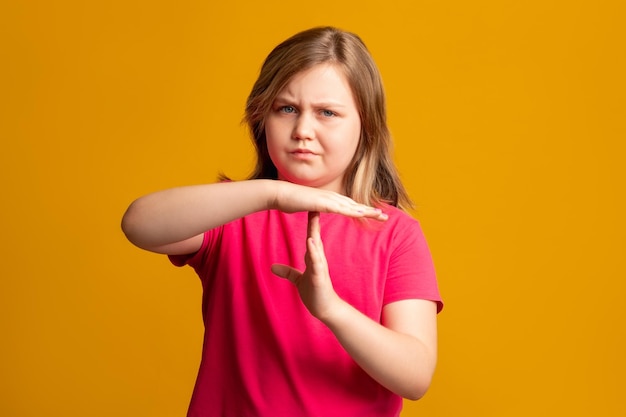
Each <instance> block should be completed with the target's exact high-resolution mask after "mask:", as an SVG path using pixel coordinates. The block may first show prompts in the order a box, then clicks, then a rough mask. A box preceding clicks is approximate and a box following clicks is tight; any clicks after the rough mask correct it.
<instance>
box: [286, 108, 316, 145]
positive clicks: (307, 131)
mask: <svg viewBox="0 0 626 417" xmlns="http://www.w3.org/2000/svg"><path fill="white" fill-rule="evenodd" d="M314 123H315V121H314V120H313V118H312V117H311V115H309V114H308V113H306V112H302V113H300V114H299V115H298V118H297V119H296V121H295V124H294V126H293V131H292V133H291V138H292V139H294V140H311V139H313V137H314V136H315V128H314Z"/></svg>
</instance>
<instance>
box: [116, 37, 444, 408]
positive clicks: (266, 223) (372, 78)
mask: <svg viewBox="0 0 626 417" xmlns="http://www.w3.org/2000/svg"><path fill="white" fill-rule="evenodd" d="M246 121H247V123H248V125H249V127H250V130H251V132H252V135H253V139H254V144H255V146H256V150H257V156H258V160H257V165H256V169H255V171H254V173H253V174H252V176H251V178H250V179H249V180H247V181H223V182H219V183H215V184H208V185H196V186H188V187H180V188H175V189H170V190H165V191H160V192H156V193H153V194H149V195H147V196H144V197H142V198H139V199H137V200H136V201H135V202H133V203H132V204H131V205H130V207H129V208H128V210H127V212H126V213H125V215H124V218H123V221H122V227H123V230H124V232H125V233H126V235H127V237H128V239H129V240H130V241H131V242H132V243H134V244H135V245H137V246H139V247H141V248H144V249H147V250H150V251H153V252H158V253H163V254H168V255H169V256H170V260H171V261H172V263H173V264H175V265H178V266H182V265H190V266H191V267H193V268H194V269H195V271H196V272H197V273H198V275H199V277H200V279H201V281H202V285H203V300H202V301H203V302H202V308H203V318H204V325H205V336H204V345H203V351H202V362H201V365H200V370H199V373H198V377H197V381H196V386H195V389H194V393H193V396H192V399H191V404H190V407H189V412H188V416H192V417H196V416H197V417H200V416H207V417H208V416H232V417H247V416H255V417H259V416H272V417H280V416H288V417H293V416H318V417H319V416H324V417H332V416H341V417H346V416H398V415H399V413H400V410H401V408H402V398H403V397H404V398H410V399H418V398H420V397H422V395H424V393H425V392H426V390H427V389H428V386H429V385H430V382H431V377H432V375H433V372H434V369H435V362H436V344H437V331H436V315H437V312H438V311H439V310H440V309H441V307H442V304H441V299H440V296H439V292H438V289H437V283H436V279H435V275H434V269H433V264H432V260H431V257H430V253H429V250H428V247H427V245H426V242H425V239H424V236H423V235H422V232H421V229H420V227H419V224H418V222H417V221H416V220H414V219H412V218H411V217H410V216H409V215H408V214H406V212H404V211H403V208H406V207H408V206H410V200H409V198H408V196H407V194H406V192H405V190H404V188H403V186H402V184H401V183H400V181H399V178H398V175H397V173H396V169H395V167H394V165H393V163H392V159H391V156H390V149H389V148H390V134H389V131H388V128H387V125H386V113H385V101H384V93H383V88H382V83H381V80H380V76H379V72H378V70H377V68H376V66H375V64H374V62H373V60H372V58H371V56H370V54H369V52H368V51H367V49H366V47H365V45H364V44H363V43H362V41H361V40H360V38H359V37H358V36H356V35H354V34H351V33H348V32H344V31H340V30H338V29H335V28H331V27H325V28H315V29H311V30H308V31H304V32H301V33H299V34H296V35H295V36H293V37H291V38H290V39H288V40H286V41H285V42H283V43H282V44H280V45H278V46H277V47H276V48H275V49H274V50H273V51H272V52H271V53H270V54H269V56H268V57H267V59H266V61H265V63H264V64H263V67H262V69H261V73H260V76H259V78H258V80H257V82H256V84H255V85H254V87H253V89H252V92H251V94H250V96H249V98H248V101H247V106H246ZM280 278H284V279H280Z"/></svg>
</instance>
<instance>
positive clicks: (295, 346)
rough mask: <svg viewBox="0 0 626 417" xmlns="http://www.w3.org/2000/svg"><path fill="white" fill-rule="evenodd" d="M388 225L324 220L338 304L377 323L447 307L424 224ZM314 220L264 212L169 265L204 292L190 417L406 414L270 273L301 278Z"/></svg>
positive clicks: (405, 219) (404, 218) (401, 219)
mask: <svg viewBox="0 0 626 417" xmlns="http://www.w3.org/2000/svg"><path fill="white" fill-rule="evenodd" d="M385 212H387V213H388V214H389V220H388V221H387V222H385V223H379V222H374V221H370V222H366V223H363V222H359V221H356V220H353V219H349V218H346V217H344V216H340V215H334V214H327V213H322V215H321V219H320V221H321V235H322V241H323V243H324V249H325V253H326V257H327V260H328V266H329V270H330V276H331V279H332V281H333V286H334V288H335V290H336V291H337V293H338V294H339V296H340V297H342V298H343V299H344V300H346V301H347V302H349V303H350V304H351V305H353V306H354V307H356V308H357V309H358V310H360V311H361V312H362V313H363V314H365V315H367V316H368V317H370V318H372V319H373V320H375V321H377V322H380V318H381V312H382V308H383V306H384V305H386V304H388V303H392V302H394V301H399V300H404V299H416V298H417V299H427V300H433V301H436V302H437V303H438V308H439V310H440V309H441V307H442V304H441V298H440V296H439V291H438V288H437V282H436V278H435V272H434V268H433V263H432V260H431V256H430V252H429V250H428V247H427V244H426V241H425V239H424V236H423V234H422V231H421V229H420V227H419V224H418V222H417V221H416V220H414V219H413V218H411V217H410V216H408V215H407V214H406V213H404V212H402V211H400V210H398V209H396V208H393V207H386V208H385ZM306 230H307V213H294V214H286V213H282V212H279V211H276V210H270V211H262V212H258V213H254V214H251V215H249V216H246V217H244V218H242V219H238V220H235V221H233V222H231V223H228V224H226V225H224V226H221V227H218V228H216V229H213V230H210V231H208V232H206V234H205V237H204V243H203V245H202V248H201V249H200V250H199V251H198V252H197V253H195V254H193V255H190V256H171V257H170V259H171V261H172V262H173V263H174V264H175V265H178V266H182V265H185V264H188V265H190V266H192V267H193V268H194V269H195V270H196V272H197V273H198V275H199V276H200V279H201V280H202V285H203V289H204V291H203V300H202V311H203V317H204V325H205V336H204V346H203V350H202V362H201V364H200V370H199V372H198V377H197V380H196V386H195V389H194V393H193V397H192V399H191V404H190V406H189V412H188V416H189V417H216V416H220V417H265V416H268V417H295V416H298V417H308V416H310V417H334V416H337V417H356V416H377V417H380V416H398V415H399V413H400V410H401V408H402V398H401V397H399V396H398V395H396V394H394V393H392V392H390V391H389V390H387V389H386V388H384V387H383V386H381V385H380V384H378V383H377V382H376V381H374V380H373V379H372V378H370V377H369V376H368V375H367V374H366V373H365V372H364V371H363V370H362V369H361V368H360V367H359V366H358V365H357V364H356V363H355V362H354V361H353V360H352V358H351V357H350V356H349V355H348V354H347V353H346V352H345V350H344V349H343V348H342V347H341V345H340V344H339V343H338V341H337V340H336V338H335V337H334V335H333V334H332V333H331V332H330V330H329V329H328V328H327V327H326V326H324V325H323V324H322V323H321V322H320V321H319V320H317V319H316V318H314V317H313V316H312V315H311V314H310V313H309V312H308V311H307V310H306V308H305V307H304V305H303V304H302V301H301V300H300V297H299V295H298V292H297V290H296V288H295V286H294V285H293V284H292V283H290V282H289V281H287V280H284V279H282V278H279V277H277V276H275V275H273V274H272V273H271V271H270V266H271V265H272V264H274V263H283V264H287V265H291V266H294V267H296V268H298V269H300V270H304V253H305V240H306Z"/></svg>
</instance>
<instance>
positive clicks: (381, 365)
mask: <svg viewBox="0 0 626 417" xmlns="http://www.w3.org/2000/svg"><path fill="white" fill-rule="evenodd" d="M323 321H324V323H325V324H326V325H327V326H328V327H329V328H330V329H331V331H332V332H333V333H334V334H335V336H336V337H337V339H338V340H339V342H340V343H341V345H342V346H343V348H344V349H345V350H346V351H347V352H348V354H350V356H351V357H352V358H353V359H354V361H355V362H356V363H357V364H358V365H359V366H361V368H363V370H364V371H365V372H367V373H368V374H369V375H370V376H371V377H372V378H373V379H375V380H376V381H378V382H379V383H380V384H381V385H383V386H384V387H386V388H387V389H389V390H390V391H392V392H395V393H396V394H398V395H400V396H402V397H404V398H408V399H412V400H417V399H419V398H421V397H422V396H423V395H424V394H425V393H426V391H427V390H428V387H429V386H430V383H431V379H432V376H433V373H434V370H435V364H436V357H437V353H436V344H434V345H433V343H430V344H429V343H428V342H426V341H423V340H420V339H419V338H417V337H415V336H412V335H409V334H404V333H401V332H398V331H395V330H392V329H389V328H387V327H385V326H383V325H381V324H379V323H377V322H375V321H373V320H371V319H370V318H369V317H367V316H365V315H364V314H362V313H361V312H360V311H358V310H356V309H355V308H354V307H352V306H351V305H349V304H348V303H346V302H344V301H341V303H340V304H339V307H338V308H336V309H335V310H334V312H333V313H332V315H330V316H329V317H326V318H324V319H323Z"/></svg>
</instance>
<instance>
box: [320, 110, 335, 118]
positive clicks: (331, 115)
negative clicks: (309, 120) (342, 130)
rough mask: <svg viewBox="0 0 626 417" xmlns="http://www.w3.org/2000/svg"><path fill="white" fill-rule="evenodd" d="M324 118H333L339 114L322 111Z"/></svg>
mask: <svg viewBox="0 0 626 417" xmlns="http://www.w3.org/2000/svg"><path fill="white" fill-rule="evenodd" d="M321 113H322V116H324V117H333V116H336V115H337V113H335V112H334V111H330V110H322V112H321Z"/></svg>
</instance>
